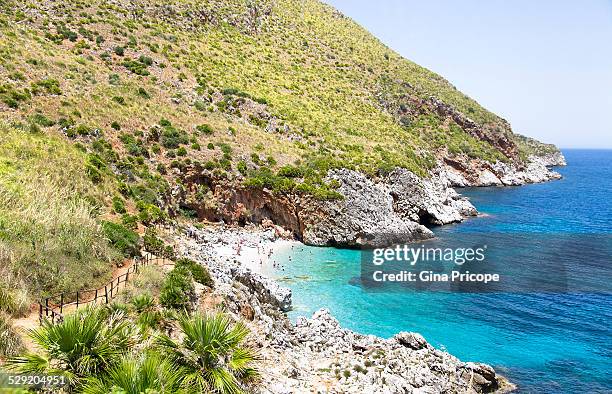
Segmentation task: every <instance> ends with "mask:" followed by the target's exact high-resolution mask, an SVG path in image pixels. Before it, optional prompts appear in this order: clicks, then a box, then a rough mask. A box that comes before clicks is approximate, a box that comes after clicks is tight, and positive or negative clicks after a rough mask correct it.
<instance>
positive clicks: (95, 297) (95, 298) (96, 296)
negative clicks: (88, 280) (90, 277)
mask: <svg viewBox="0 0 612 394" xmlns="http://www.w3.org/2000/svg"><path fill="white" fill-rule="evenodd" d="M97 303H98V289H96V295H95V296H94V304H97Z"/></svg>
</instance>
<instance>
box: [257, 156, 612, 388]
mask: <svg viewBox="0 0 612 394" xmlns="http://www.w3.org/2000/svg"><path fill="white" fill-rule="evenodd" d="M564 154H565V156H566V159H567V162H568V166H567V167H561V168H557V170H558V171H559V172H560V173H561V174H562V175H563V179H562V180H560V181H553V182H548V183H544V184H536V185H527V186H521V187H494V188H474V189H463V190H459V191H460V192H461V193H463V194H464V195H466V196H468V197H469V198H470V199H471V201H472V203H473V204H474V205H475V206H476V207H477V208H478V210H479V211H480V212H481V213H483V214H484V215H482V216H481V217H477V218H472V219H468V220H467V221H465V222H464V223H461V224H457V225H449V226H442V227H434V228H432V230H433V231H434V232H435V233H436V236H437V240H436V241H434V242H442V243H449V242H450V243H451V244H452V243H453V242H459V241H461V240H464V239H466V238H465V237H467V236H468V235H469V236H473V235H474V234H479V236H481V237H484V238H485V239H487V237H489V239H488V241H487V242H488V247H489V249H492V250H495V251H496V253H495V255H494V259H493V260H494V263H495V269H498V270H500V271H501V272H502V273H504V274H506V276H509V275H524V276H525V277H526V278H528V279H532V280H534V281H535V282H534V283H537V284H539V283H543V282H544V281H546V277H545V276H546V275H550V273H551V272H557V270H556V268H555V267H557V266H558V267H559V270H560V271H561V272H562V275H561V278H563V280H564V281H566V285H567V286H566V287H561V288H555V289H554V290H553V291H544V292H542V291H539V290H540V289H538V288H537V286H535V287H534V288H530V287H525V288H524V289H523V291H518V292H512V293H507V292H502V293H498V292H495V293H454V292H432V291H419V292H416V291H389V292H385V291H376V292H372V291H368V289H365V288H363V287H362V286H360V285H359V282H358V281H357V282H356V281H355V278H357V277H359V275H360V265H361V262H360V253H361V252H360V251H358V250H348V249H336V248H316V247H308V246H300V247H294V248H292V249H286V250H282V251H279V252H277V253H276V254H275V255H274V259H275V260H276V261H277V262H278V263H279V265H280V267H281V268H275V269H272V268H269V269H270V270H272V271H270V272H269V274H270V275H272V276H274V277H276V278H277V279H279V280H281V281H284V282H285V283H286V284H287V285H288V286H289V287H290V288H291V289H292V290H293V303H294V310H293V311H292V312H291V313H290V316H291V317H293V318H295V317H297V316H302V315H303V316H310V315H311V314H312V313H313V312H314V311H316V310H317V309H319V308H322V307H325V308H328V309H330V310H331V312H332V313H333V315H334V316H335V317H336V318H337V319H338V320H339V321H340V322H341V323H342V325H343V326H345V327H347V328H350V329H352V330H355V331H357V332H360V333H365V334H375V335H378V336H382V337H390V336H392V335H393V334H394V333H397V332H398V331H416V332H419V333H421V334H423V336H424V337H425V338H426V339H427V340H428V341H429V342H430V343H431V344H432V345H434V346H436V347H438V348H440V349H445V350H447V351H448V352H450V353H451V354H453V355H455V356H457V357H459V358H460V359H461V360H463V361H478V362H485V363H488V364H491V365H493V366H494V367H495V368H496V370H497V371H498V372H499V373H501V374H504V375H505V376H507V377H508V378H509V379H510V380H511V381H513V382H514V383H516V384H517V385H518V387H519V392H522V393H587V392H588V393H603V392H608V393H610V392H612V255H610V253H609V252H610V242H609V241H610V237H611V236H612V151H603V150H567V151H564ZM606 243H607V244H606ZM551 248H553V249H554V250H559V249H563V253H557V254H551ZM543 267H544V268H543ZM552 275H553V276H554V275H556V274H552ZM558 279H559V277H555V280H558ZM593 284H594V285H596V286H595V287H594V288H596V289H597V291H596V292H591V291H588V289H591V286H590V285H593Z"/></svg>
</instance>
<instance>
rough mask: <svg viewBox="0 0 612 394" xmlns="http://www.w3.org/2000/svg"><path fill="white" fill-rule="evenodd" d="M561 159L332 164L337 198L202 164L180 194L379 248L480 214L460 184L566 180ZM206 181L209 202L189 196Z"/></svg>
mask: <svg viewBox="0 0 612 394" xmlns="http://www.w3.org/2000/svg"><path fill="white" fill-rule="evenodd" d="M560 164H564V159H563V155H562V154H561V153H559V152H555V153H554V154H549V155H546V156H535V155H533V156H530V157H529V161H528V162H527V164H526V165H524V166H517V165H515V164H512V163H510V164H508V163H504V162H501V161H498V162H496V163H493V164H491V163H487V162H483V161H481V160H468V159H464V160H461V161H460V160H450V159H447V160H442V161H439V162H438V164H437V166H436V167H434V169H432V170H431V171H430V172H429V175H428V176H427V177H424V178H422V177H419V176H417V175H415V174H414V173H412V172H411V171H409V170H406V169H403V168H395V169H394V170H392V171H391V172H389V173H388V174H387V175H384V176H377V177H371V176H367V175H365V174H363V173H360V172H358V171H354V170H348V169H337V170H330V171H329V173H328V174H327V177H326V179H325V181H326V182H329V183H333V184H335V185H336V188H335V191H336V192H337V193H339V194H340V195H341V196H342V197H341V198H337V199H330V200H318V199H315V198H312V197H309V196H303V195H299V194H293V193H275V192H274V191H273V190H269V189H265V188H264V189H263V190H262V189H253V188H246V187H242V186H240V185H239V184H236V183H234V184H231V183H229V182H228V181H227V180H221V181H218V180H215V179H214V177H213V175H212V173H208V172H207V171H202V170H196V171H194V172H191V173H187V175H186V176H185V178H184V179H185V181H184V183H185V184H186V185H187V187H186V189H184V194H181V195H180V196H181V198H182V199H183V200H184V201H183V202H181V204H184V205H187V206H188V207H189V208H191V209H194V210H195V211H196V212H197V213H198V215H199V217H200V218H201V219H207V220H213V221H217V220H223V221H225V222H227V223H234V224H241V223H242V224H244V223H246V222H251V223H261V222H262V221H264V220H270V221H271V222H272V223H275V224H278V225H280V226H283V227H284V228H286V229H287V230H289V231H291V232H293V234H294V235H295V237H296V238H298V239H300V240H302V241H303V242H305V243H307V244H310V245H319V246H325V245H334V246H345V247H346V246H348V247H360V246H370V247H376V246H381V245H388V244H392V243H397V242H408V241H417V240H422V239H426V238H430V237H432V236H433V233H432V232H431V230H429V228H428V227H427V226H431V225H444V224H448V223H455V222H460V221H462V220H464V218H466V217H469V216H475V215H476V214H477V211H476V208H475V207H474V206H473V205H472V204H471V203H470V202H469V201H468V200H467V199H466V198H465V197H463V196H461V195H460V194H459V193H458V192H457V191H456V190H455V189H454V188H453V187H467V186H516V185H523V184H526V183H536V182H544V181H548V180H553V179H558V178H560V175H559V174H558V173H556V172H554V171H551V170H550V169H549V168H548V166H550V165H560ZM207 173H208V175H206V174H207ZM203 184H204V185H207V187H209V188H211V190H212V192H211V194H210V195H209V196H208V197H207V199H206V200H205V201H198V200H197V198H193V197H189V190H198V188H199V185H203Z"/></svg>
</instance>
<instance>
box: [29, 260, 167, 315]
mask: <svg viewBox="0 0 612 394" xmlns="http://www.w3.org/2000/svg"><path fill="white" fill-rule="evenodd" d="M170 262H171V260H170V259H168V258H166V257H156V256H154V255H151V254H148V253H147V254H145V255H144V256H142V257H134V258H133V262H132V265H131V266H129V267H128V268H127V270H126V271H125V272H124V273H123V274H121V275H119V276H117V277H116V278H114V279H113V280H111V281H110V282H109V283H107V284H106V285H104V287H101V288H98V289H84V290H78V291H76V292H71V293H61V294H59V295H56V296H51V297H47V298H45V299H43V300H42V301H40V302H38V319H39V321H40V322H41V323H42V321H43V320H44V319H48V320H50V321H51V323H59V322H61V321H62V320H63V319H64V313H65V312H67V311H70V310H73V309H74V310H76V309H78V308H79V307H82V306H84V305H89V304H99V303H100V304H108V303H109V302H110V301H111V300H112V299H113V298H114V297H115V296H116V295H117V294H118V293H119V289H120V287H122V286H121V285H123V287H124V288H125V286H126V284H127V282H128V281H129V280H130V278H132V277H134V275H136V274H138V272H139V270H140V269H141V268H142V267H146V266H148V265H151V264H153V263H155V264H157V265H160V263H161V265H162V266H163V265H166V264H167V263H170Z"/></svg>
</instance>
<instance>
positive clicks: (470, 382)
mask: <svg viewBox="0 0 612 394" xmlns="http://www.w3.org/2000/svg"><path fill="white" fill-rule="evenodd" d="M286 235H288V234H287V233H284V232H283V231H282V229H279V228H278V227H276V226H272V225H271V226H269V227H268V228H262V227H255V226H251V227H248V228H241V227H230V226H223V225H221V226H208V227H206V228H203V229H196V228H194V227H189V228H187V229H186V230H185V232H184V233H183V234H179V235H177V236H176V243H177V246H178V248H177V250H178V253H179V254H180V255H182V256H186V257H190V258H192V259H194V260H196V261H198V262H200V263H201V264H205V265H206V266H207V267H208V268H209V271H210V273H211V276H212V277H213V279H214V281H215V289H214V291H213V292H212V293H210V294H209V293H201V294H200V300H199V304H200V305H205V306H206V308H210V307H219V306H220V305H222V307H223V308H224V309H226V310H227V311H228V312H231V313H232V314H233V315H234V316H235V318H237V319H242V320H244V321H246V322H247V323H248V325H249V326H250V328H251V330H252V332H253V338H252V341H253V344H254V345H255V346H256V347H257V348H258V349H259V351H260V356H261V358H262V363H263V365H262V372H263V380H262V385H261V387H260V389H259V390H260V392H262V393H278V394H280V393H297V392H332V393H355V392H363V393H406V392H412V393H439V392H467V393H489V392H508V391H511V390H512V389H513V388H514V386H513V385H512V384H511V383H509V382H508V381H507V380H506V379H505V378H503V377H502V376H499V375H498V374H496V372H495V371H494V369H493V368H491V367H490V366H488V365H485V364H478V363H470V362H462V361H460V360H458V359H457V358H455V357H453V356H452V355H450V354H448V353H446V352H444V351H441V350H438V349H435V348H434V347H433V346H431V345H430V344H428V343H427V341H426V340H425V339H424V338H423V337H422V336H421V335H419V334H417V333H408V332H400V333H398V334H396V335H395V336H393V337H392V338H390V339H383V338H379V337H375V336H372V335H361V334H358V333H355V332H353V331H350V330H347V329H343V328H342V327H341V326H340V325H339V323H338V321H337V320H336V319H335V318H334V317H333V316H331V314H330V313H329V311H327V310H326V309H321V310H319V311H318V312H316V313H315V314H314V315H313V316H312V318H310V319H306V318H300V319H299V320H298V321H297V323H295V324H292V323H291V322H290V321H289V319H288V318H287V316H286V315H285V314H284V312H283V311H286V310H288V309H289V308H290V305H291V291H290V290H289V289H287V288H284V287H282V286H279V285H278V283H276V282H275V281H273V280H271V279H269V278H267V277H266V276H264V275H262V274H260V273H258V272H255V271H254V270H253V268H255V269H256V267H257V265H255V266H254V267H253V266H251V267H247V266H246V265H248V264H246V263H247V262H246V260H247V259H252V258H253V257H256V256H257V257H262V258H264V257H265V256H269V251H270V250H273V248H275V247H285V246H288V245H289V244H287V242H286V241H284V240H283V239H282V237H283V236H286ZM279 245H280V246H279ZM239 247H240V248H242V250H239V254H234V255H231V254H227V253H223V250H224V248H225V249H227V248H230V250H236V249H238V248H239ZM247 249H251V250H253V249H255V250H257V252H258V253H257V254H256V255H253V254H250V253H249V252H248V251H247ZM270 263H271V262H270V261H268V262H265V263H262V264H270Z"/></svg>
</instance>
